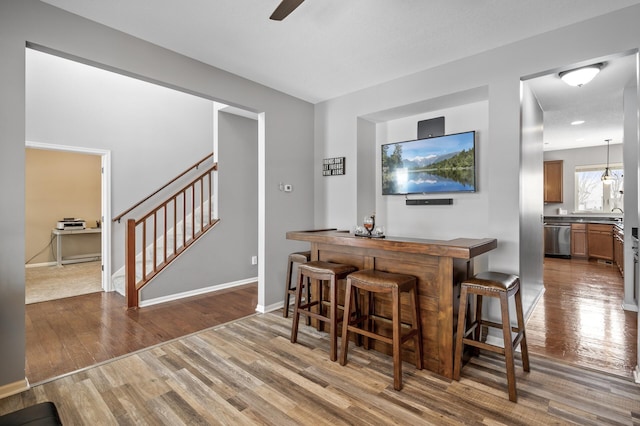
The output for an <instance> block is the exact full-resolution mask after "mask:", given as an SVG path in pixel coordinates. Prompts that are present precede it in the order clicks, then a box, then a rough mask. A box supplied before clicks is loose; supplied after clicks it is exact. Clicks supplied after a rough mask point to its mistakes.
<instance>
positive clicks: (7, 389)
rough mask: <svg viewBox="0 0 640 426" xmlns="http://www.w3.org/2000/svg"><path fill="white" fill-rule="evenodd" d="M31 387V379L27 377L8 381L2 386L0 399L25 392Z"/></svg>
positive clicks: (0, 387)
mask: <svg viewBox="0 0 640 426" xmlns="http://www.w3.org/2000/svg"><path fill="white" fill-rule="evenodd" d="M30 387H31V386H29V381H28V380H27V378H26V377H25V378H24V379H22V380H18V381H17V382H13V383H7V384H6V385H3V386H0V399H3V398H6V397H8V396H11V395H15V394H18V393H20V392H24V391H26V390H29V388H30Z"/></svg>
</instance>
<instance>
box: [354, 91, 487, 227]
mask: <svg viewBox="0 0 640 426" xmlns="http://www.w3.org/2000/svg"><path fill="white" fill-rule="evenodd" d="M441 116H444V117H445V133H446V134H453V133H462V132H467V131H471V130H475V131H476V179H477V180H476V184H477V192H475V193H454V194H437V195H432V194H430V195H428V196H426V195H425V196H416V195H412V196H409V198H453V205H444V206H437V205H434V206H407V205H406V204H405V196H404V195H382V177H381V172H382V170H381V167H380V164H381V161H382V159H381V145H382V144H386V143H392V142H400V141H406V140H411V139H416V137H417V128H418V121H421V120H427V119H430V118H434V117H441ZM488 130H489V115H488V103H487V102H486V101H483V102H476V103H471V104H466V105H461V106H458V107H454V108H447V109H442V110H437V111H430V112H429V113H426V114H419V115H414V116H411V117H404V118H400V119H396V120H391V121H388V122H386V123H380V124H378V138H377V141H376V144H375V152H376V158H375V164H376V165H377V166H378V167H376V168H375V173H376V176H375V185H376V223H377V224H379V225H384V226H385V228H386V232H387V234H389V235H397V236H414V237H419V238H434V239H452V238H455V237H470V238H485V237H489V236H490V235H487V225H488V222H489V220H488V219H489V218H488V216H487V215H488V209H487V203H488V200H489V198H488V194H489V192H488V189H487V186H486V185H487V181H488V179H487V178H488V176H489V167H488V165H489V151H488V150H487V149H486V147H487V146H488V144H489V132H488ZM470 212H474V213H473V220H469V219H470ZM358 219H360V220H361V218H358ZM354 225H355V224H354ZM452 230H455V233H453V234H452Z"/></svg>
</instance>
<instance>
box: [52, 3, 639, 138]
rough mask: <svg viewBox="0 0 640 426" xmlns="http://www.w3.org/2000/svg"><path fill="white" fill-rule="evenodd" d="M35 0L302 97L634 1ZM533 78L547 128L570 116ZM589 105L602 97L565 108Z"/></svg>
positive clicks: (330, 94) (349, 88)
mask: <svg viewBox="0 0 640 426" xmlns="http://www.w3.org/2000/svg"><path fill="white" fill-rule="evenodd" d="M44 1H45V2H46V3H49V4H51V5H54V6H57V7H59V8H62V9H65V10H67V11H69V12H72V13H75V14H78V15H80V16H84V17H86V18H88V19H91V20H93V21H96V22H99V23H102V24H104V25H107V26H109V27H112V28H115V29H117V30H121V31H123V32H126V33H128V34H131V35H133V36H136V37H139V38H141V39H144V40H147V41H149V42H151V43H154V44H157V45H160V46H163V47H165V48H168V49H170V50H173V51H175V52H178V53H181V54H184V55H186V56H189V57H192V58H194V59H197V60H199V61H202V62H204V63H207V64H210V65H213V66H215V67H218V68H221V69H224V70H226V71H229V72H232V73H234V74H237V75H239V76H242V77H245V78H247V79H250V80H253V81H256V82H258V83H262V84H264V85H266V86H269V87H272V88H274V89H277V90H280V91H282V92H284V93H287V94H290V95H292V96H296V97H298V98H301V99H304V100H307V101H309V102H312V103H317V102H321V101H324V100H327V99H331V98H334V97H336V96H340V95H343V94H346V93H350V92H353V91H356V90H359V89H363V88H366V87H370V86H373V85H376V84H379V83H382V82H384V81H388V80H391V79H394V78H398V77H402V76H405V75H408V74H412V73H415V72H418V71H421V70H424V69H428V68H431V67H434V66H437V65H440V64H443V63H447V62H450V61H453V60H455V59H459V58H462V57H466V56H469V55H472V54H476V53H479V52H483V51H486V50H489V49H493V48H496V47H499V46H503V45H506V44H509V43H512V42H514V41H518V40H522V39H525V38H527V37H531V36H534V35H536V34H540V33H543V32H547V31H550V30H553V29H556V28H560V27H563V26H566V25H569V24H572V23H576V22H579V21H583V20H585V19H589V18H592V17H594V16H598V15H601V14H604V13H607V12H610V11H613V10H617V9H621V8H624V7H627V6H630V5H633V4H637V3H640V0H607V1H603V0H562V1H559V0H502V1H501V0H429V1H425V0H306V1H305V2H304V3H303V4H302V5H300V6H299V7H298V8H297V9H296V10H295V11H294V12H293V13H292V14H291V15H289V16H288V17H287V18H286V19H285V20H284V21H281V22H278V21H271V20H269V15H271V13H272V12H273V10H274V9H275V8H276V6H277V5H278V4H279V2H280V0H189V1H180V0H108V1H106V0H44ZM613 68H614V67H611V68H609V69H610V70H611V69H613ZM604 71H607V69H606V68H605V70H603V73H601V74H602V75H601V76H604ZM601 76H599V77H596V79H598V78H600V77H601ZM551 78H552V77H550V80H549V87H553V86H555V87H559V86H558V84H556V83H559V82H558V81H554V80H551ZM594 82H595V80H594ZM543 83H545V81H542V79H541V82H540V83H539V84H538V85H537V87H536V89H534V90H536V94H537V95H538V96H539V97H541V104H542V105H543V107H545V105H548V106H547V107H546V108H548V113H545V133H547V131H549V132H551V130H552V129H553V128H554V126H555V125H553V124H551V123H552V122H555V121H557V122H558V123H563V122H564V121H565V119H566V118H567V117H568V116H572V114H573V115H575V114H576V113H575V112H573V113H571V112H569V111H564V112H557V113H556V112H555V111H557V110H560V111H563V109H564V107H562V106H558V105H556V104H557V102H559V100H558V98H557V97H555V98H550V99H553V100H549V101H546V100H544V99H542V98H544V97H545V96H551V94H550V92H548V91H547V90H545V89H544V88H543V86H544V84H543ZM586 88H588V86H584V87H583V88H580V89H582V92H583V93H582V95H585V93H586V91H585V90H584V89H586ZM574 89H575V88H574ZM569 97H570V96H569ZM584 97H586V95H585V96H583V98H584ZM566 98H567V95H562V96H560V101H562V100H563V99H566ZM612 102H613V101H612ZM593 103H597V104H598V105H603V104H604V103H605V102H604V100H603V98H602V96H600V98H599V101H597V102H596V101H589V102H587V101H585V100H584V99H583V100H582V101H578V100H575V101H573V104H574V105H573V106H572V107H570V108H576V105H581V106H583V107H585V106H586V105H588V104H593ZM563 114H565V115H566V117H565V116H563ZM547 119H548V120H549V122H547ZM552 120H553V121H552ZM602 120H604V118H603V119H602ZM601 124H604V121H603V122H601ZM585 128H586V127H585ZM563 137H564V136H563ZM611 137H613V138H616V137H615V136H611Z"/></svg>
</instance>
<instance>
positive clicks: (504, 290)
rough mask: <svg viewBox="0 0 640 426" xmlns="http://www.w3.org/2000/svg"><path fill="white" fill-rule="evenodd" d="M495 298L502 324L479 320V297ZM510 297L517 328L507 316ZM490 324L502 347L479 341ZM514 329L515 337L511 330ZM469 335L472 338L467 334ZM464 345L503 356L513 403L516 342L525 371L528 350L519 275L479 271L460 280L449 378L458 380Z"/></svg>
mask: <svg viewBox="0 0 640 426" xmlns="http://www.w3.org/2000/svg"><path fill="white" fill-rule="evenodd" d="M468 294H471V295H473V296H474V297H475V298H476V315H475V320H474V321H473V323H472V324H471V325H470V326H469V328H468V329H467V328H466V327H465V324H466V316H467V295H468ZM483 296H488V297H496V298H498V299H500V311H501V313H502V323H501V324H498V323H495V322H492V321H487V320H483V319H482V297H483ZM511 296H514V297H515V302H516V316H517V321H518V326H517V327H511V321H510V318H509V297H511ZM483 326H486V327H493V328H498V329H502V335H503V338H504V347H500V346H495V345H490V344H487V343H485V342H482V341H481V340H482V327H483ZM512 331H513V332H515V333H516V335H515V338H513V337H512V335H511V332H512ZM470 334H473V337H471V338H469V337H468V336H469V335H470ZM464 345H470V346H473V347H475V348H479V349H486V350H489V351H492V352H496V353H499V354H502V355H504V357H505V363H506V367H507V384H508V386H509V400H511V401H513V402H517V400H518V396H517V393H516V373H515V367H514V351H515V349H516V348H517V347H518V345H520V349H521V352H522V368H523V369H524V371H529V352H528V351H527V337H526V335H525V330H524V317H523V314H522V298H521V295H520V278H518V277H517V276H516V275H510V274H504V273H501V272H482V273H480V274H477V275H476V276H474V277H473V278H470V279H467V280H465V281H464V282H463V283H462V289H461V291H460V312H459V313H458V334H457V337H456V349H455V351H456V352H455V359H454V367H453V378H454V379H455V380H460V369H461V366H462V352H463V348H464Z"/></svg>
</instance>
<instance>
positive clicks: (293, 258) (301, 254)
mask: <svg viewBox="0 0 640 426" xmlns="http://www.w3.org/2000/svg"><path fill="white" fill-rule="evenodd" d="M309 260H311V251H298V252H295V253H291V254H290V255H289V258H288V260H287V278H286V283H285V289H284V309H283V312H282V316H283V317H285V318H289V304H290V299H291V296H295V295H296V287H295V286H294V287H291V284H293V280H292V278H293V276H292V275H293V265H294V264H296V263H297V264H298V265H301V264H303V263H307V262H308V261H309Z"/></svg>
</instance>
